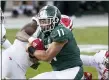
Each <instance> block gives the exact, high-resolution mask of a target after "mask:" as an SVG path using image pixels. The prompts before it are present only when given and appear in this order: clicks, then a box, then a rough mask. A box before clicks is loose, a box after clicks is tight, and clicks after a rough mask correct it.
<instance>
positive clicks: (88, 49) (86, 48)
mask: <svg viewBox="0 0 109 80" xmlns="http://www.w3.org/2000/svg"><path fill="white" fill-rule="evenodd" d="M78 47H79V48H80V51H81V52H97V51H99V50H108V45H98V44H97V45H95V44H94V45H92V44H89V45H78Z"/></svg>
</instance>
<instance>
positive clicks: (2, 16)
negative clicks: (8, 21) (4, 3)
mask: <svg viewBox="0 0 109 80" xmlns="http://www.w3.org/2000/svg"><path fill="white" fill-rule="evenodd" d="M2 23H4V15H3V12H2V10H1V8H0V24H2Z"/></svg>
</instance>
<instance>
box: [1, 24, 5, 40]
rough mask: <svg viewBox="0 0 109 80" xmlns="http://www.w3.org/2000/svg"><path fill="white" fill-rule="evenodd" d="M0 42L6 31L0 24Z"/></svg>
mask: <svg viewBox="0 0 109 80" xmlns="http://www.w3.org/2000/svg"><path fill="white" fill-rule="evenodd" d="M0 26H1V27H0V34H1V35H0V42H1V40H2V39H3V36H4V35H6V29H5V27H4V24H0Z"/></svg>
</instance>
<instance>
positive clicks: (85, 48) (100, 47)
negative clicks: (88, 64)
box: [0, 44, 108, 52]
mask: <svg viewBox="0 0 109 80" xmlns="http://www.w3.org/2000/svg"><path fill="white" fill-rule="evenodd" d="M78 47H79V48H80V51H81V52H97V51H99V50H108V45H100V44H96V45H95V44H88V45H78ZM2 51H4V50H2ZM0 52H1V50H0Z"/></svg>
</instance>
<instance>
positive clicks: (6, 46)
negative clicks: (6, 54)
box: [0, 24, 11, 49]
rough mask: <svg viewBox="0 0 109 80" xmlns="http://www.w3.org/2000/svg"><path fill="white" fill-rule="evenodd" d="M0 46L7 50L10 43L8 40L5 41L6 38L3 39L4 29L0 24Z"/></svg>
mask: <svg viewBox="0 0 109 80" xmlns="http://www.w3.org/2000/svg"><path fill="white" fill-rule="evenodd" d="M0 29H1V30H0V33H1V35H0V44H2V46H3V47H4V48H5V49H6V48H9V47H10V46H11V43H10V42H9V40H8V39H6V37H4V36H5V35H6V29H5V27H4V24H1V28H0Z"/></svg>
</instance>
